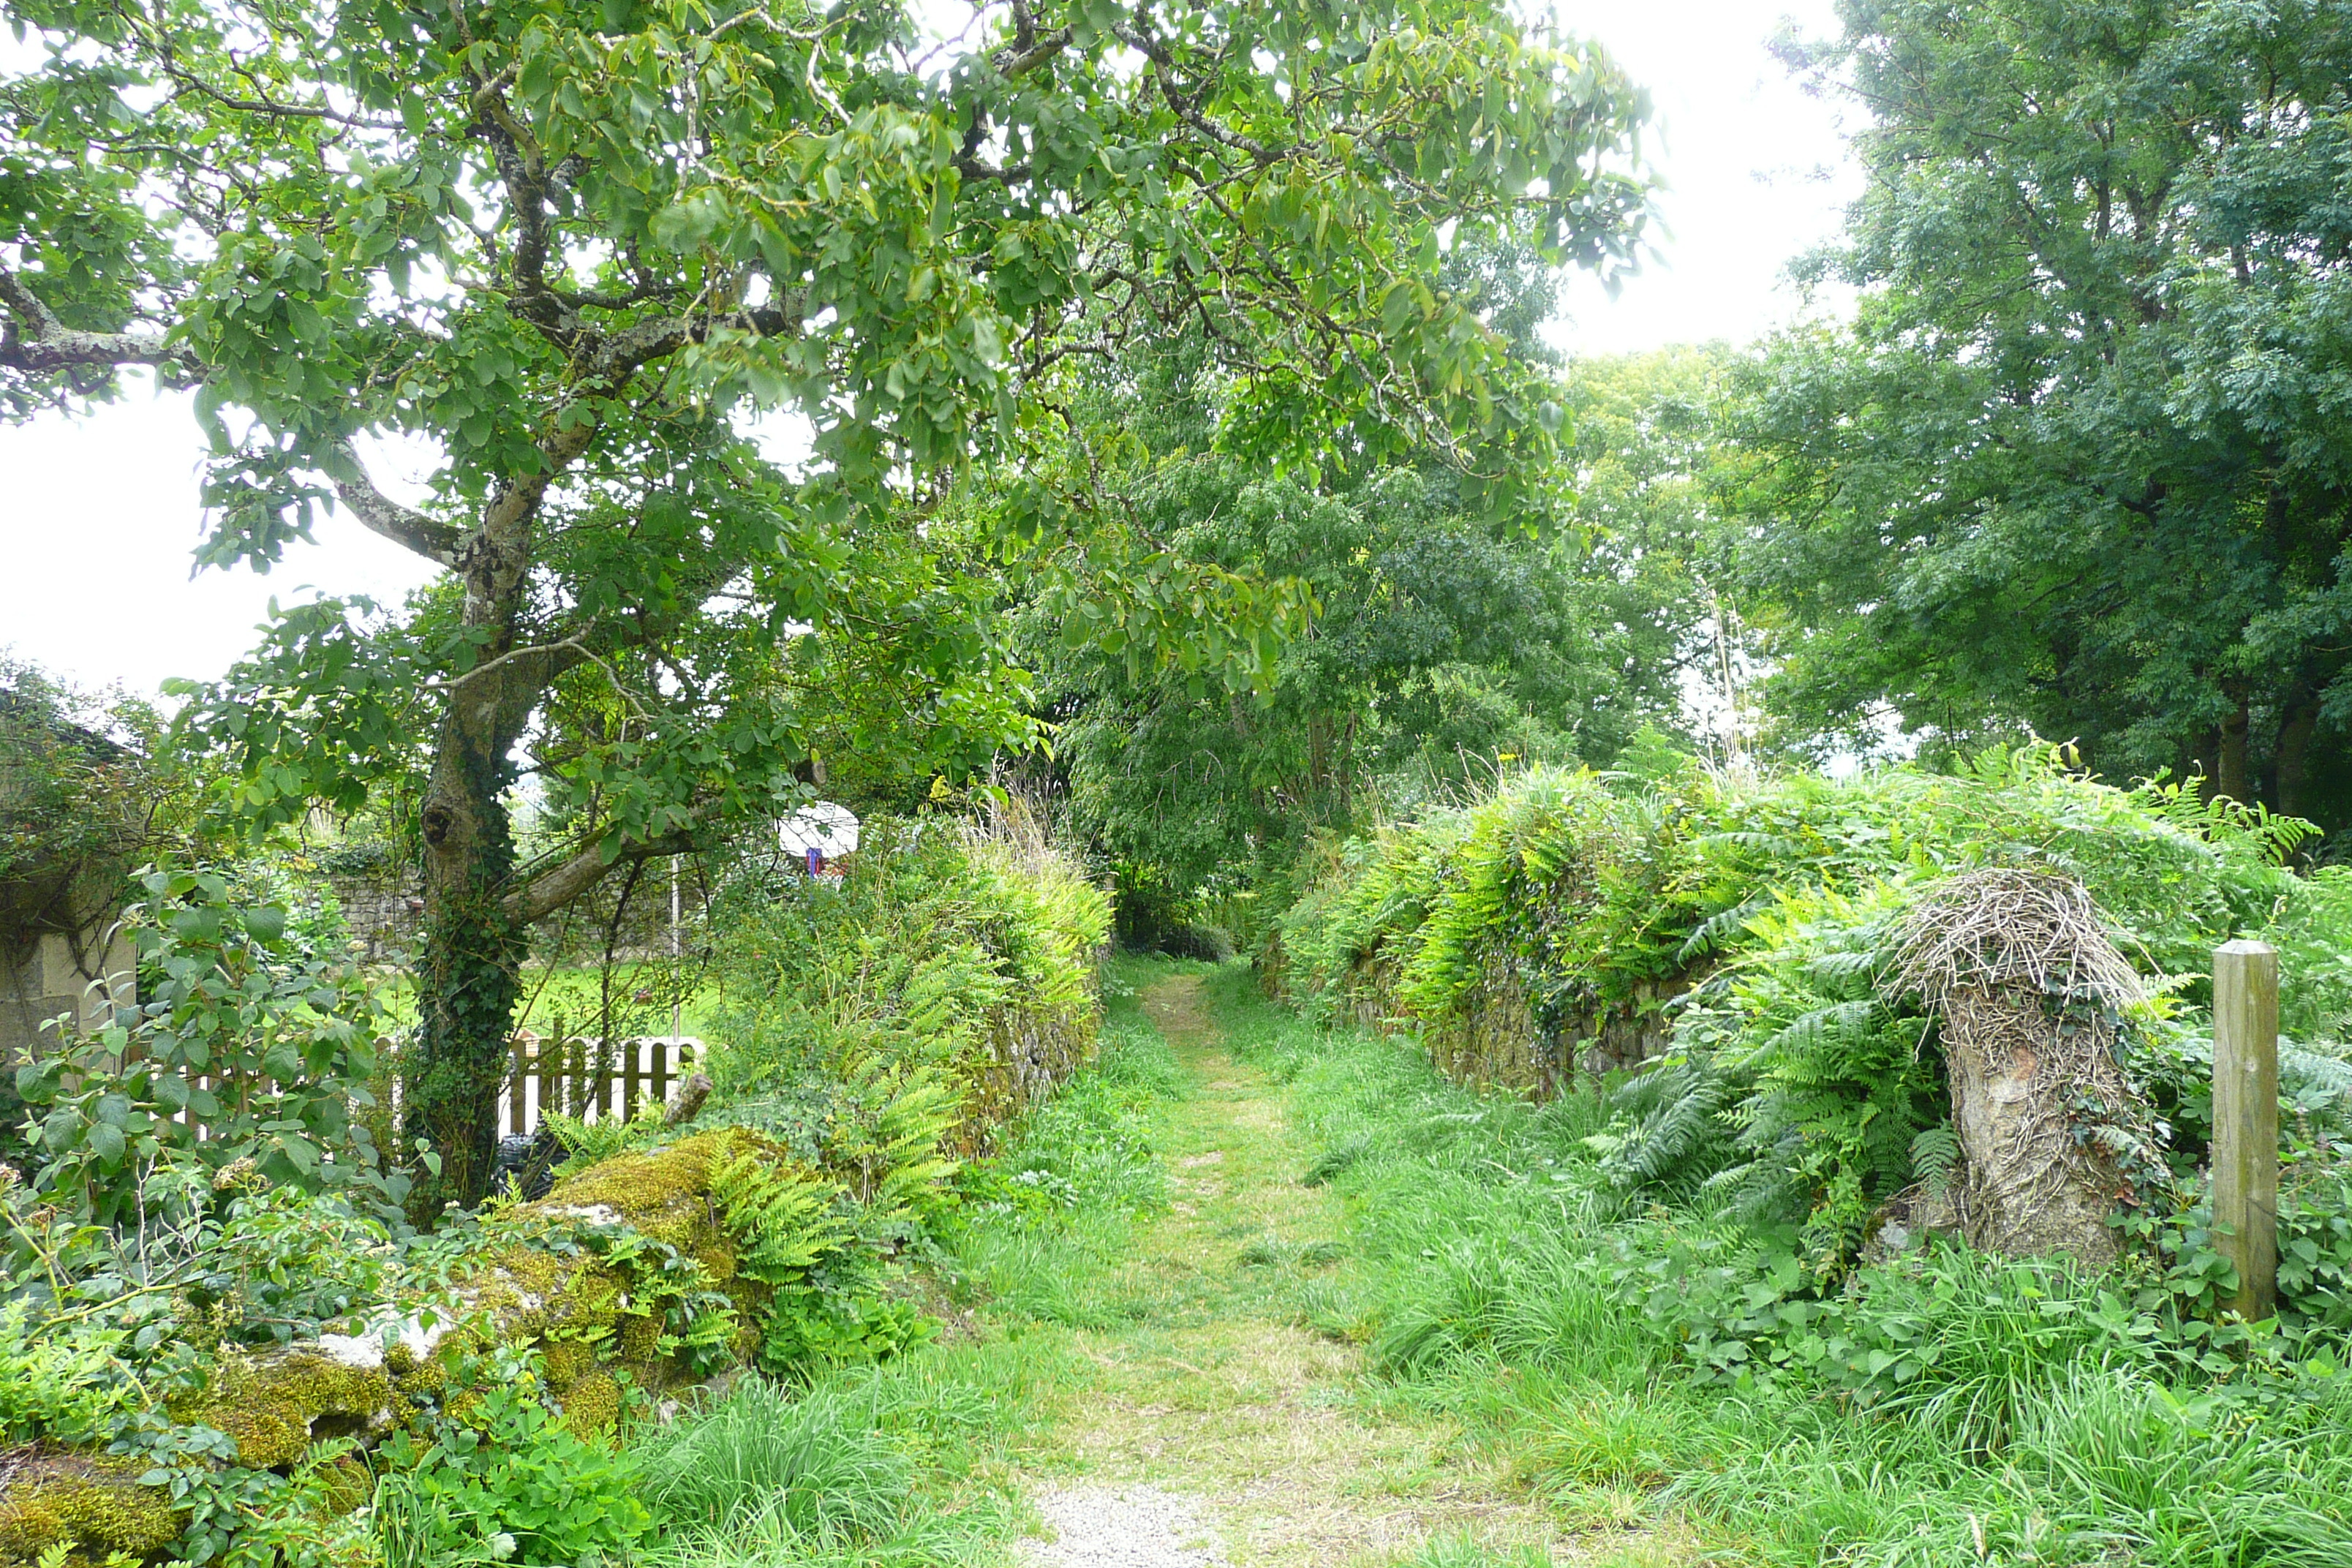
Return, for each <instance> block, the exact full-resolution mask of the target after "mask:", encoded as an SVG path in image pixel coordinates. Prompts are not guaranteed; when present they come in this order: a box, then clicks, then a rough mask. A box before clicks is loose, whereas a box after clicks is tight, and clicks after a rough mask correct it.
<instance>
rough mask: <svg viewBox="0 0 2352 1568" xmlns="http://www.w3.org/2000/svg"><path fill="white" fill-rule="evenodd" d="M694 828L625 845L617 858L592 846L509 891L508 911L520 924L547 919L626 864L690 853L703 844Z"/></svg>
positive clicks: (682, 829) (509, 916)
mask: <svg viewBox="0 0 2352 1568" xmlns="http://www.w3.org/2000/svg"><path fill="white" fill-rule="evenodd" d="M699 847H701V846H700V843H699V841H698V838H697V837H696V834H695V831H694V829H692V828H690V827H681V828H677V829H676V830H674V831H672V832H669V833H666V834H663V835H661V836H660V837H656V838H649V839H646V840H644V841H642V842H640V843H636V844H631V845H628V846H625V847H624V848H623V849H622V850H621V852H620V853H619V854H618V855H616V856H614V858H611V859H609V860H607V859H606V858H604V849H603V848H602V847H596V846H592V847H589V848H586V849H583V850H582V851H581V852H580V853H579V854H577V855H574V856H572V858H570V859H568V860H565V861H563V862H562V864H560V865H558V866H555V867H552V868H550V869H548V870H546V871H542V872H541V873H540V874H539V875H538V876H536V877H534V878H532V879H530V882H529V883H528V884H526V885H525V886H523V887H522V888H520V889H516V890H515V891H514V892H512V893H509V894H508V895H507V899H506V912H507V917H508V918H509V920H512V921H516V922H517V923H518V924H521V925H530V924H531V923H533V922H534V921H543V920H545V919H546V918H547V917H548V916H550V915H551V914H553V913H555V912H556V911H557V910H561V909H562V908H564V907H565V906H566V905H568V904H571V903H572V902H574V901H575V900H579V899H581V898H583V897H584V896H586V894H587V893H588V891H589V889H592V888H593V887H595V885H596V884H597V883H599V882H601V881H603V880H604V879H605V878H607V877H609V876H611V875H612V874H613V873H614V872H615V871H617V870H619V869H621V868H623V867H625V866H633V865H638V864H641V863H643V862H645V861H647V860H653V859H657V858H660V857H662V856H664V855H690V854H692V853H693V852H694V851H695V850H696V849H698V848H699Z"/></svg>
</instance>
